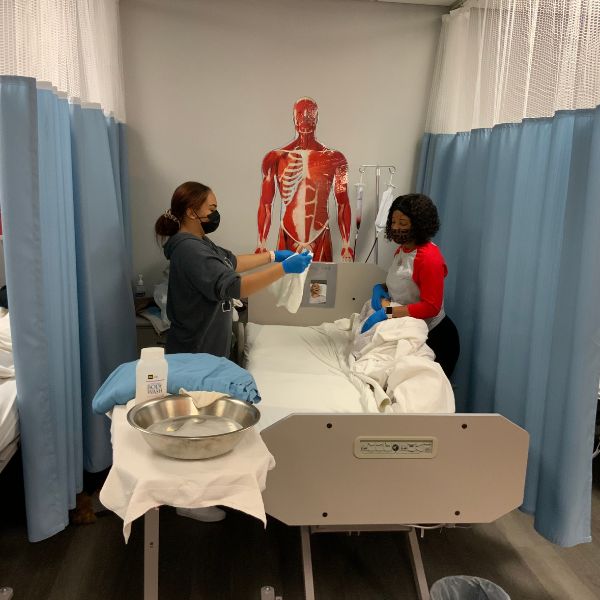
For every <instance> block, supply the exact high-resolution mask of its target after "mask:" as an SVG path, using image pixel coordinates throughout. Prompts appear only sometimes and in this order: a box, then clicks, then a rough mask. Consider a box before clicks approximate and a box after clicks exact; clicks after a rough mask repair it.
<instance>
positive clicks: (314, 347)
mask: <svg viewBox="0 0 600 600" xmlns="http://www.w3.org/2000/svg"><path fill="white" fill-rule="evenodd" d="M332 336H333V337H332ZM347 343H348V336H347V334H346V333H345V332H342V331H340V332H339V334H336V333H335V332H333V333H332V334H330V335H329V336H325V335H323V333H322V332H320V331H318V330H317V329H315V328H312V327H293V326H288V325H257V324H256V323H248V324H247V326H246V350H245V355H246V368H247V369H248V371H250V373H252V375H253V377H254V379H255V380H256V385H257V387H258V391H259V392H260V394H261V397H262V401H261V402H260V404H258V406H257V407H258V409H259V410H260V413H261V418H260V421H259V429H260V430H262V429H265V428H267V427H269V425H272V424H273V423H275V422H276V421H279V420H280V419H283V418H284V417H287V416H288V415H290V414H292V413H364V412H367V411H365V409H364V408H363V404H362V403H361V399H360V393H359V391H358V390H357V389H356V387H355V386H354V385H353V384H352V383H351V382H350V380H349V379H348V377H347V375H346V374H345V373H344V372H343V369H342V368H341V365H340V368H339V369H338V368H336V367H335V363H336V361H338V360H339V359H340V357H339V353H338V349H339V348H342V347H344V346H346V345H347ZM323 356H329V357H330V360H328V361H327V362H325V361H324V360H322V357H323ZM290 367H292V368H293V371H291V370H290ZM282 390H285V393H282Z"/></svg>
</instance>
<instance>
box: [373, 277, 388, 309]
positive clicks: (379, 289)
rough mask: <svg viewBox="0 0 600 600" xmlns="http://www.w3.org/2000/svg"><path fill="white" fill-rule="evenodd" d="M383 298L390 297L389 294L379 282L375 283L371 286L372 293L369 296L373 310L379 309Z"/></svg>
mask: <svg viewBox="0 0 600 600" xmlns="http://www.w3.org/2000/svg"><path fill="white" fill-rule="evenodd" d="M383 298H387V299H388V300H389V299H390V295H389V294H388V293H387V292H386V291H385V288H384V287H383V285H382V284H381V283H376V284H375V285H374V286H373V295H372V296H371V308H372V309H373V310H379V309H380V308H381V301H382V300H383Z"/></svg>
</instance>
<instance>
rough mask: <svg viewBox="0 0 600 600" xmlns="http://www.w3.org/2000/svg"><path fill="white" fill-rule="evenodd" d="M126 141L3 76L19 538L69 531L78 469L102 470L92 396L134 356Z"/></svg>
mask: <svg viewBox="0 0 600 600" xmlns="http://www.w3.org/2000/svg"><path fill="white" fill-rule="evenodd" d="M122 135H123V132H122V131H121V125H119V124H118V123H116V122H115V121H114V120H113V119H110V118H108V119H107V118H106V117H105V116H104V114H103V113H102V111H101V110H99V109H98V108H82V107H81V106H78V105H75V104H69V103H68V102H67V101H66V100H65V99H61V98H59V97H58V96H57V95H55V94H54V93H53V92H52V90H43V89H36V82H35V81H34V80H33V79H30V78H24V77H10V76H2V77H0V202H1V209H2V223H3V233H4V255H5V268H6V283H7V290H8V299H9V309H10V318H11V329H12V337H13V352H14V361H15V371H16V380H17V404H18V409H19V423H20V428H21V449H22V458H23V473H24V480H25V497H26V508H27V522H28V535H29V539H30V540H31V541H37V540H41V539H44V538H46V537H49V536H51V535H53V534H54V533H56V532H58V531H60V530H61V529H63V528H64V527H65V526H66V525H67V524H68V509H69V508H72V507H73V506H74V504H75V494H76V493H77V492H78V491H80V490H81V487H82V469H83V468H85V469H87V470H89V471H99V470H102V469H104V468H106V467H107V466H109V465H110V462H111V447H110V436H109V428H108V421H107V419H106V417H104V416H98V415H94V414H93V412H92V409H91V400H92V396H93V394H94V393H95V391H96V389H97V388H98V387H99V386H100V384H101V383H102V381H103V380H104V378H105V377H106V376H107V375H108V374H109V373H110V371H111V370H112V369H113V368H114V367H115V366H116V365H118V364H120V363H122V362H126V361H129V360H131V359H132V358H134V357H135V318H134V310H133V301H132V294H131V287H130V276H131V273H130V261H131V258H130V256H129V254H128V252H129V250H128V249H129V248H130V246H131V242H130V239H129V235H130V234H129V229H130V228H129V213H128V209H127V198H126V194H125V187H124V183H125V182H124V170H123V165H124V164H125V162H124V156H123V151H124V150H123V146H122V144H121V140H122Z"/></svg>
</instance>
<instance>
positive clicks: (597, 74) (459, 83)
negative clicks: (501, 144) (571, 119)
mask: <svg viewBox="0 0 600 600" xmlns="http://www.w3.org/2000/svg"><path fill="white" fill-rule="evenodd" d="M433 81H434V83H433V89H432V94H431V100H430V106H429V113H428V123H427V131H428V132H431V133H455V132H458V131H470V130H471V129H478V128H486V127H493V126H494V125H496V124H498V123H518V122H520V121H522V120H523V119H524V118H530V117H550V116H552V115H553V114H554V113H555V112H556V111H559V110H575V109H582V108H594V107H595V106H597V105H598V104H600V2H599V1H598V0H470V1H467V2H466V4H465V5H464V6H463V7H461V8H459V9H457V10H454V11H452V12H451V13H450V14H449V15H446V16H444V17H443V23H442V32H441V37H440V43H439V47H438V53H437V60H436V67H435V74H434V80H433Z"/></svg>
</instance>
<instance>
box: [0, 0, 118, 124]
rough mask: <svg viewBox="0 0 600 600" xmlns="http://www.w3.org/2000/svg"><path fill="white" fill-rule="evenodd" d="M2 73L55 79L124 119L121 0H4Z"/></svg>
mask: <svg viewBox="0 0 600 600" xmlns="http://www.w3.org/2000/svg"><path fill="white" fill-rule="evenodd" d="M0 11H1V12H0V14H1V20H0V39H1V40H2V47H1V51H0V75H19V76H23V77H33V78H34V79H36V80H37V81H43V82H49V83H51V84H52V85H53V86H54V87H55V88H56V89H57V90H58V91H59V92H62V93H65V94H66V95H67V96H68V97H69V99H71V100H74V101H78V102H81V103H84V104H85V103H95V104H99V105H100V106H101V107H102V109H103V110H104V112H105V113H107V114H112V115H113V116H114V117H115V118H116V119H117V120H118V121H121V122H124V121H125V102H124V98H123V70H122V60H121V50H120V48H121V44H120V33H119V3H118V0H0Z"/></svg>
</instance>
